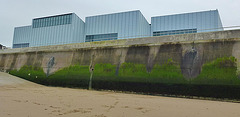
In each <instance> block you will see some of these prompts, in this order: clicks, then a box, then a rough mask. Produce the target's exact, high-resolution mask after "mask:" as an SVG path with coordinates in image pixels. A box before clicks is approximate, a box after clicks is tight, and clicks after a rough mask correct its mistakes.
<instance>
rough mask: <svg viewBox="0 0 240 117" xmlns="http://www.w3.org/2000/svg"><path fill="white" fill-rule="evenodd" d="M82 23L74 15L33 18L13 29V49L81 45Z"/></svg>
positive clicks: (82, 40)
mask: <svg viewBox="0 0 240 117" xmlns="http://www.w3.org/2000/svg"><path fill="white" fill-rule="evenodd" d="M84 25H85V24H84V22H83V21H82V20H81V19H80V18H79V17H78V16H77V15H76V14H74V13H69V14H62V15H56V16H49V17H41V18H35V19H33V20H32V25H30V26H23V27H16V28H15V29H14V37H13V48H23V47H33V46H47V45H59V44H68V43H82V42H84V41H85V40H84V39H85V33H84Z"/></svg>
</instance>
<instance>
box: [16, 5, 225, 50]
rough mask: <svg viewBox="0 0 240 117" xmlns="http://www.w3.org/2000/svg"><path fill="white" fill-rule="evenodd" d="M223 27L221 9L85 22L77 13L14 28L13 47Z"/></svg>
mask: <svg viewBox="0 0 240 117" xmlns="http://www.w3.org/2000/svg"><path fill="white" fill-rule="evenodd" d="M220 30H223V28H222V23H221V20H220V16H219V13H218V10H210V11H202V12H193V13H184V14H176V15H167V16H157V17H152V18H151V25H150V24H149V23H148V22H147V20H146V19H145V17H144V16H143V15H142V13H141V12H140V11H139V10H136V11H128V12H120V13H113V14H105V15H97V16H90V17H86V18H85V23H84V22H83V21H82V20H81V19H80V18H79V17H78V16H77V15H76V14H74V13H69V14H62V15H56V16H49V17H41V18H35V19H33V20H32V25H30V26H23V27H16V28H15V29H14V37H13V48H23V47H34V46H47V45H60V44H69V43H83V42H92V41H104V40H115V39H129V38H139V37H149V36H163V35H175V34H185V33H198V32H209V31H220Z"/></svg>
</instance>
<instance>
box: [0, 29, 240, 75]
mask: <svg viewBox="0 0 240 117" xmlns="http://www.w3.org/2000/svg"><path fill="white" fill-rule="evenodd" d="M239 49H240V30H230V31H219V32H210V33H197V34H183V35H173V36H161V37H148V38H137V39H127V40H113V41H103V42H91V43H79V44H67V45H57V46H44V47H31V48H23V49H11V50H1V51H0V70H1V71H11V70H19V69H20V68H22V67H23V66H34V67H40V68H43V71H44V73H45V74H47V75H50V74H53V73H55V72H56V71H58V70H60V69H62V68H65V67H69V66H71V65H80V66H89V67H91V68H94V66H95V65H96V64H111V65H115V66H116V68H115V75H118V73H119V69H120V67H121V65H122V64H123V63H132V64H140V65H144V66H145V68H146V72H147V73H150V72H151V71H152V69H153V68H154V66H156V65H160V66H161V65H164V64H166V63H167V62H169V61H170V64H173V65H176V66H180V67H179V69H180V71H181V73H182V74H183V76H184V78H185V79H193V78H196V77H198V76H199V74H200V73H201V72H202V67H203V65H204V64H206V63H209V62H211V61H214V60H216V59H218V58H223V57H235V58H236V60H237V61H236V65H237V66H236V67H237V71H236V74H237V75H238V74H239V71H240V64H239V62H240V56H239V55H240V50H239ZM233 66H234V65H233Z"/></svg>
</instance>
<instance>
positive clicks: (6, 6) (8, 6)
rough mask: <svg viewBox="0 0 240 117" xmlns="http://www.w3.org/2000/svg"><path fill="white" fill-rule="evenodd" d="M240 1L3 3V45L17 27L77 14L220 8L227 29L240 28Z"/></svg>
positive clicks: (8, 43)
mask: <svg viewBox="0 0 240 117" xmlns="http://www.w3.org/2000/svg"><path fill="white" fill-rule="evenodd" d="M239 5H240V0H0V14H1V15H0V44H3V45H6V46H9V47H10V46H12V40H13V31H14V27H19V26H25V25H31V21H32V19H33V18H37V17H42V16H49V15H56V14H62V13H69V12H74V13H76V14H77V15H78V16H79V17H80V18H81V19H82V20H85V17H87V16H93V15H99V14H108V13H115V12H122V11H131V10H140V11H141V12H142V13H143V15H144V16H145V17H146V19H147V20H148V21H149V23H150V18H151V17H152V16H161V15H169V14H179V13H187V12H195V11H205V10H214V9H218V11H219V13H220V17H221V20H222V23H223V26H239V25H240V13H239V12H240V7H239Z"/></svg>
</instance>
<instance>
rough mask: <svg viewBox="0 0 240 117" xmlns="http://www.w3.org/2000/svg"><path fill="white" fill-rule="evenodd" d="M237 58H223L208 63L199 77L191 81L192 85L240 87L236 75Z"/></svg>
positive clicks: (239, 81)
mask: <svg viewBox="0 0 240 117" xmlns="http://www.w3.org/2000/svg"><path fill="white" fill-rule="evenodd" d="M236 71H237V65H236V58H234V57H223V58H218V59H216V60H214V61H212V62H209V63H206V64H204V65H203V67H202V72H201V73H200V74H199V76H198V77H197V78H195V79H193V80H192V81H191V83H192V84H214V85H239V84H240V80H239V79H238V76H237V74H236Z"/></svg>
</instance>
